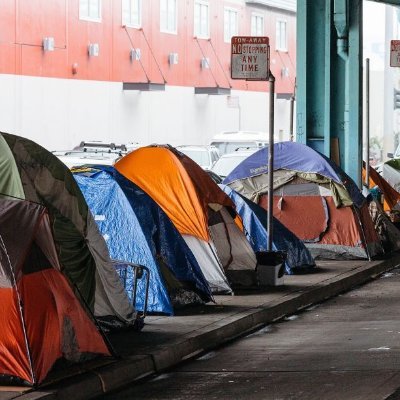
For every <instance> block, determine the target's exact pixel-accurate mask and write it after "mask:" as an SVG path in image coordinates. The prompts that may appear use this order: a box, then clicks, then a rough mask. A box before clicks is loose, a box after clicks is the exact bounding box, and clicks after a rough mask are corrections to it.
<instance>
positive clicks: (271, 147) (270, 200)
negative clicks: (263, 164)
mask: <svg viewBox="0 0 400 400" xmlns="http://www.w3.org/2000/svg"><path fill="white" fill-rule="evenodd" d="M268 81H269V84H270V89H269V138H268V219H267V231H268V242H267V251H272V236H273V232H272V229H273V228H272V221H273V218H274V210H273V206H274V203H273V201H274V101H275V77H274V75H272V72H271V71H270V72H269V79H268Z"/></svg>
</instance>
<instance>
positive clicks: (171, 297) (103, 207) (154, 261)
mask: <svg viewBox="0 0 400 400" xmlns="http://www.w3.org/2000/svg"><path fill="white" fill-rule="evenodd" d="M74 177H75V179H76V181H77V182H78V184H79V187H80V188H81V190H82V193H83V195H84V196H85V199H86V202H87V203H88V206H89V208H90V210H91V212H92V213H93V215H94V216H95V220H96V222H97V224H98V226H99V229H100V232H101V233H102V235H103V236H104V238H105V239H106V243H107V246H108V249H109V252H110V255H111V257H112V258H114V259H118V260H125V261H129V262H133V263H136V264H141V265H144V266H146V267H148V268H149V269H150V291H149V303H148V311H149V312H153V313H165V314H169V315H171V314H173V307H174V306H175V305H184V304H188V303H195V302H198V301H210V300H211V292H210V289H209V286H208V283H207V281H206V280H205V278H204V276H203V273H202V272H201V270H200V267H199V265H198V263H197V261H196V259H195V258H194V256H193V254H192V252H191V251H190V249H189V248H188V246H187V245H186V242H185V241H184V240H183V238H182V237H181V235H180V234H179V232H178V231H177V230H176V228H175V227H174V225H173V224H172V222H171V221H170V220H169V218H168V217H167V215H166V214H165V213H164V212H163V211H162V210H161V208H160V207H159V206H158V205H157V204H156V203H155V202H154V201H153V200H152V199H151V198H150V197H149V196H148V195H147V194H146V193H145V192H143V191H142V190H141V189H140V188H138V187H137V186H136V185H135V184H133V183H132V182H130V181H128V180H127V179H125V178H124V177H123V176H122V175H121V174H119V173H118V171H116V170H115V169H114V168H112V167H104V166H101V167H99V166H96V167H93V168H90V169H88V170H83V171H80V172H76V173H75V174H74ZM131 281H132V275H130V276H128V282H130V284H131ZM126 289H127V291H128V294H129V293H130V287H129V285H128V287H127V288H126ZM138 290H139V293H138V298H137V301H136V308H137V309H138V310H142V309H143V300H144V285H141V286H139V289H138Z"/></svg>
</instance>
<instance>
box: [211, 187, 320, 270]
mask: <svg viewBox="0 0 400 400" xmlns="http://www.w3.org/2000/svg"><path fill="white" fill-rule="evenodd" d="M219 186H220V187H221V189H222V190H223V191H224V192H225V193H226V194H227V195H228V196H229V197H230V198H231V199H232V201H233V202H234V203H235V206H236V211H237V213H238V214H239V215H240V218H242V222H243V226H244V230H245V234H246V237H247V239H248V241H249V242H250V244H251V246H252V248H253V250H254V251H255V252H259V251H266V250H267V240H268V232H267V229H266V227H267V219H268V212H267V211H266V210H264V209H263V208H262V207H260V206H259V205H257V204H256V203H254V202H252V201H251V200H248V199H246V198H245V197H243V196H241V195H240V194H239V193H237V192H235V191H234V190H233V189H231V188H230V187H229V186H226V185H219ZM273 230H274V236H273V243H272V247H273V250H281V251H284V252H285V253H286V254H287V258H286V263H285V269H286V273H287V274H289V275H290V274H295V273H299V272H309V271H310V270H311V269H312V268H313V267H314V266H315V262H314V259H313V257H312V256H311V254H310V252H309V251H308V249H307V248H306V247H305V246H304V244H303V242H301V241H300V240H299V239H298V238H297V237H296V235H294V234H293V233H292V232H290V231H289V229H287V228H286V227H285V226H284V225H282V224H281V223H280V222H279V221H278V220H277V219H276V218H274V219H273Z"/></svg>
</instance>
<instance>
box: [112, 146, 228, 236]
mask: <svg viewBox="0 0 400 400" xmlns="http://www.w3.org/2000/svg"><path fill="white" fill-rule="evenodd" d="M115 168H116V169H117V170H118V172H120V173H121V174H122V175H124V176H125V177H126V178H128V179H129V180H131V181H132V182H134V183H136V184H137V185H138V186H139V187H141V188H142V189H143V190H144V191H145V192H147V193H148V194H150V196H151V197H152V198H153V199H154V200H155V201H156V202H157V203H158V204H159V205H160V206H161V208H162V209H163V210H164V211H165V212H166V213H167V215H168V217H169V218H170V219H171V220H172V222H173V223H174V225H175V226H176V227H177V229H178V230H179V232H180V233H181V234H187V235H192V236H196V237H198V238H201V239H203V240H205V241H208V240H209V239H210V234H209V232H208V210H209V207H212V206H213V205H214V206H216V208H217V209H218V208H221V206H226V207H231V208H234V204H233V203H232V201H231V199H230V198H229V197H228V196H227V195H226V194H225V193H224V192H223V191H222V190H221V189H220V188H219V187H218V186H217V185H216V184H215V183H214V182H213V180H212V179H211V178H210V177H209V176H208V174H207V173H205V172H204V171H203V170H202V169H201V168H200V167H199V166H198V165H197V164H196V163H195V162H194V161H193V160H191V159H190V158H189V157H187V156H185V155H184V154H182V153H179V152H178V151H177V150H175V149H172V148H169V147H155V146H150V147H142V148H140V149H138V150H135V151H133V152H132V153H130V154H128V155H126V156H125V157H123V158H122V159H121V160H120V161H118V162H117V163H116V164H115ZM161 175H162V179H161V178H160V177H161Z"/></svg>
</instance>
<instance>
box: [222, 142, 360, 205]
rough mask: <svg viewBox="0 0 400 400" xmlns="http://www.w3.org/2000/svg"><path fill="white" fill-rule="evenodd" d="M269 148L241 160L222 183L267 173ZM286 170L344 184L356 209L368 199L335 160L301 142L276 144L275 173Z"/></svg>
mask: <svg viewBox="0 0 400 400" xmlns="http://www.w3.org/2000/svg"><path fill="white" fill-rule="evenodd" d="M268 158H269V157H268V146H267V147H263V148H262V149H260V150H258V151H257V152H255V153H254V154H252V155H250V156H249V157H247V158H246V159H245V160H244V161H242V162H241V163H240V164H239V165H238V166H237V167H236V168H235V169H234V170H233V171H232V172H231V173H230V174H229V175H228V176H227V177H226V178H225V179H224V181H223V183H224V184H226V185H228V184H230V183H232V182H234V181H237V180H241V179H246V178H250V177H253V176H258V175H262V174H265V173H268ZM278 169H287V170H293V171H298V172H311V173H314V174H319V175H321V176H324V177H325V178H328V179H331V180H333V181H334V182H336V183H338V184H341V185H344V186H345V187H346V189H347V191H348V193H349V195H350V197H351V199H352V201H353V203H354V204H356V205H357V206H361V205H362V204H363V203H364V201H365V198H364V196H363V195H362V194H361V193H360V190H359V189H358V187H357V185H356V184H355V183H354V181H353V180H352V179H351V178H350V177H349V176H348V175H346V174H345V172H344V171H343V170H341V169H340V168H339V167H338V166H337V165H336V164H335V163H334V162H333V161H331V160H330V159H328V158H327V157H325V156H324V155H322V154H320V153H319V152H317V151H315V150H314V149H312V148H311V147H308V146H306V145H304V144H301V143H296V142H280V143H275V144H274V170H278Z"/></svg>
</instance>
